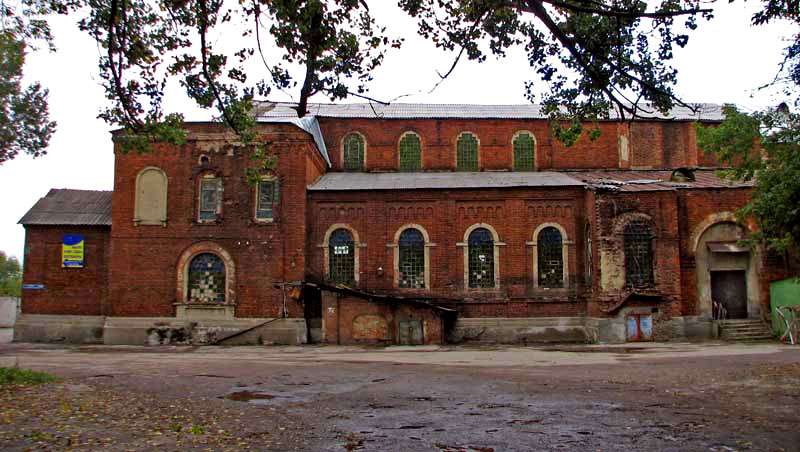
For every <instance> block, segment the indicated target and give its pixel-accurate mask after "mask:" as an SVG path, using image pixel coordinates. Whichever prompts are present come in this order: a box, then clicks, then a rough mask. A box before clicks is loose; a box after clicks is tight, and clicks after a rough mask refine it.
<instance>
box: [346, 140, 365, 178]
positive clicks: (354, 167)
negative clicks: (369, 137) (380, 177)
mask: <svg viewBox="0 0 800 452" xmlns="http://www.w3.org/2000/svg"><path fill="white" fill-rule="evenodd" d="M364 147H365V143H364V137H362V136H361V135H360V134H357V133H351V134H348V135H347V136H346V137H344V140H343V141H342V164H343V165H342V166H343V167H344V170H345V171H363V170H364Z"/></svg>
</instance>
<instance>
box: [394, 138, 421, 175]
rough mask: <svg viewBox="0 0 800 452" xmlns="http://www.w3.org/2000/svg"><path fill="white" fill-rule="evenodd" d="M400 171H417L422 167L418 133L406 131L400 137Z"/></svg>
mask: <svg viewBox="0 0 800 452" xmlns="http://www.w3.org/2000/svg"><path fill="white" fill-rule="evenodd" d="M398 153H399V155H400V171H419V170H421V169H422V143H421V142H420V139H419V135H417V134H416V133H414V132H407V133H406V134H404V135H403V137H402V138H400V145H399V152H398Z"/></svg>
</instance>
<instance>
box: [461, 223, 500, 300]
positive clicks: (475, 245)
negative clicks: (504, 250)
mask: <svg viewBox="0 0 800 452" xmlns="http://www.w3.org/2000/svg"><path fill="white" fill-rule="evenodd" d="M467 245H468V247H469V250H468V252H467V261H468V263H469V269H468V272H469V275H468V276H469V287H470V288H488V287H494V239H493V238H492V233H491V232H489V230H488V229H485V228H478V229H475V230H474V231H472V233H471V234H470V235H469V240H468V244H467Z"/></svg>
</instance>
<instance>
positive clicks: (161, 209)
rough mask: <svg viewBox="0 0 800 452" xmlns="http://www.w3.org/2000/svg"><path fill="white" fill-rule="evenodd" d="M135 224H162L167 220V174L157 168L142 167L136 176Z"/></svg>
mask: <svg viewBox="0 0 800 452" xmlns="http://www.w3.org/2000/svg"><path fill="white" fill-rule="evenodd" d="M133 221H134V223H135V224H137V225H139V224H152V225H159V226H163V225H166V222H167V175H166V174H164V171H162V170H161V169H159V168H155V167H150V168H145V169H143V170H142V171H141V172H140V173H139V175H138V176H136V209H135V213H134V217H133Z"/></svg>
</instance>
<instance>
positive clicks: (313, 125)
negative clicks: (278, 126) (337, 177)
mask: <svg viewBox="0 0 800 452" xmlns="http://www.w3.org/2000/svg"><path fill="white" fill-rule="evenodd" d="M259 119H261V120H262V121H263V118H261V117H259ZM263 122H280V123H289V124H294V125H296V126H297V127H299V128H301V129H303V130H305V131H306V132H308V133H309V134H310V135H311V137H312V138H314V143H315V144H316V145H317V150H319V153H320V155H322V158H323V159H325V162H326V163H327V164H328V166H331V158H330V157H329V156H328V148H327V147H326V146H325V139H324V138H322V130H321V129H320V128H319V121H317V118H315V117H313V116H306V117H304V118H298V117H296V116H295V117H275V118H270V119H269V120H268V121H263Z"/></svg>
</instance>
